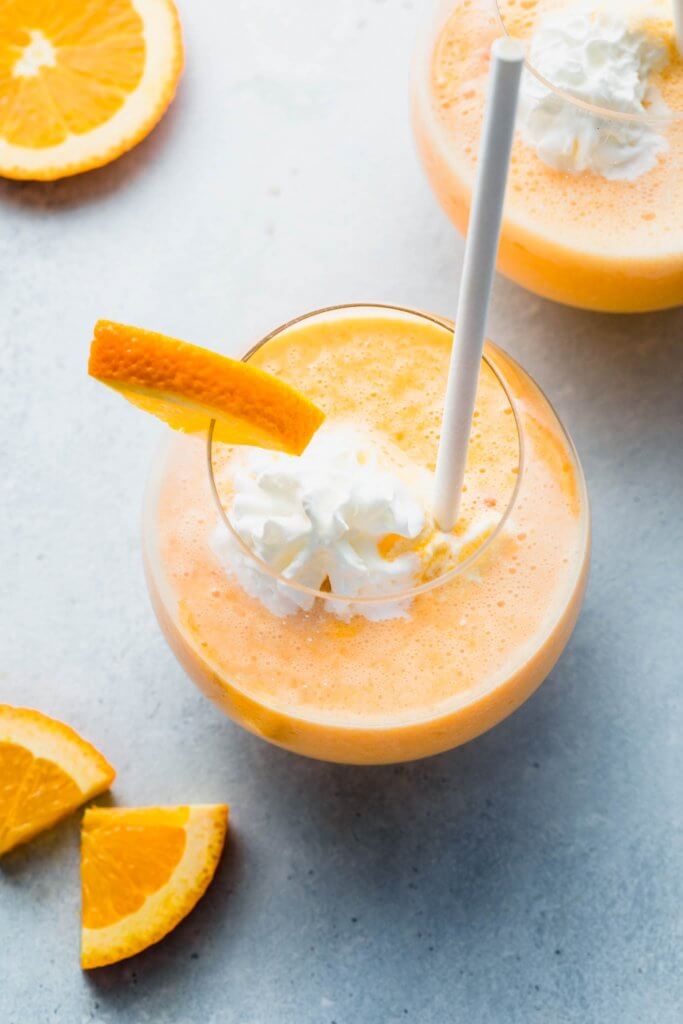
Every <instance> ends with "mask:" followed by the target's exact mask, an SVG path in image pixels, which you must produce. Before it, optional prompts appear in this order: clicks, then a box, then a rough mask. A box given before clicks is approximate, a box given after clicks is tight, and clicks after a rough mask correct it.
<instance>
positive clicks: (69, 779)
mask: <svg viewBox="0 0 683 1024" xmlns="http://www.w3.org/2000/svg"><path fill="white" fill-rule="evenodd" d="M114 776H115V772H114V769H113V768H112V766H111V765H110V764H109V763H108V762H107V761H106V760H105V759H104V758H103V757H102V755H101V754H100V753H99V752H98V751H97V750H95V748H94V747H93V746H92V745H91V744H90V743H87V742H86V741H85V740H84V739H82V738H81V737H80V736H79V735H78V733H76V732H74V730H73V729H71V728H69V726H68V725H64V724H63V723H62V722H57V721H55V719H53V718H48V717H47V715H42V714H41V713H40V712H39V711H32V710H31V709H29V708H15V707H11V706H10V705H9V704H0V853H6V852H7V851H8V850H11V849H12V848H13V847H14V846H17V845H18V844H19V843H25V842H26V841H27V840H28V839H31V838H32V837H33V836H35V835H37V833H38V832H42V831H43V829H46V828H49V827H50V826H51V825H54V824H55V822H57V821H59V819H60V818H64V817H66V815H67V814H70V813H71V812H72V811H74V810H75V809H76V808H77V807H80V805H81V804H83V803H85V801H86V800H90V799H91V797H93V796H97V794H98V793H103V792H104V790H106V789H109V787H110V785H111V784H112V782H113V781H114Z"/></svg>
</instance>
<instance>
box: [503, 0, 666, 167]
mask: <svg viewBox="0 0 683 1024" xmlns="http://www.w3.org/2000/svg"><path fill="white" fill-rule="evenodd" d="M667 60H668V53H667V49H666V47H665V46H664V45H663V44H661V43H658V42H657V41H655V40H653V39H652V38H651V37H649V36H647V35H646V34H645V33H644V32H641V31H638V30H637V29H636V28H632V27H630V26H629V23H628V22H627V21H626V20H624V18H623V17H621V16H619V15H618V14H612V13H609V12H606V11H603V12H596V11H595V5H593V8H592V9H590V8H588V7H586V6H583V5H581V6H578V7H574V8H570V9H568V10H562V11H557V12H554V13H553V14H549V15H547V16H546V17H545V18H544V19H543V21H542V22H541V23H540V25H539V27H538V29H537V31H536V32H535V34H534V36H533V39H532V42H531V48H530V51H529V63H530V64H531V65H532V67H534V68H535V70H536V71H537V72H538V73H539V74H540V75H542V76H543V78H545V79H546V80H547V81H549V82H552V84H553V85H555V86H557V87H558V88H560V89H562V90H564V91H565V92H567V93H570V94H571V95H572V96H575V97H577V98H578V99H581V100H585V101H586V102H587V103H590V104H593V105H595V106H598V107H602V108H608V109H610V110H615V111H620V112H622V113H632V114H643V113H645V112H646V111H647V110H648V109H649V110H650V111H652V109H653V108H654V109H657V108H658V107H659V108H660V109H662V110H666V107H665V105H664V103H663V101H662V100H661V99H660V98H659V96H658V93H657V92H656V90H655V89H654V88H653V87H652V86H650V85H649V83H648V79H649V76H650V74H651V73H652V72H653V71H658V70H660V69H661V68H663V67H664V66H665V65H666V63H667ZM519 123H520V129H521V133H522V137H523V138H524V139H525V141H526V142H527V143H528V144H529V145H531V146H532V147H533V148H534V149H535V150H536V152H537V154H538V156H539V157H540V159H541V160H543V161H544V163H546V164H549V165H550V166H551V167H554V168H556V169H557V170H558V171H566V172H569V173H571V174H577V173H580V172H581V171H593V172H594V173H596V174H600V175H602V176H603V177H604V178H609V179H613V180H618V179H623V180H628V181H631V180H633V179H635V178H637V177H639V176H640V175H641V174H644V173H645V172H647V171H649V170H651V168H652V167H654V165H655V164H656V162H657V158H658V156H659V154H660V153H662V152H663V151H664V150H665V149H666V140H665V138H664V137H663V135H662V134H661V133H660V132H659V131H657V130H656V128H654V127H653V126H652V125H648V124H645V123H642V122H640V123H639V122H638V121H628V120H624V121H620V120H607V119H605V118H602V117H597V116H595V115H593V114H591V113H590V112H589V111H587V110H585V109H582V108H581V107H579V106H577V105H576V104H573V103H569V102H567V101H566V100H563V99H561V98H560V97H559V96H557V95H556V93H554V92H552V91H551V90H550V89H548V88H547V87H546V86H545V85H543V83H542V82H540V81H539V79H538V78H536V77H535V76H534V75H533V74H531V73H530V72H529V71H527V72H525V75H524V80H523V85H522V94H521V99H520V122H519Z"/></svg>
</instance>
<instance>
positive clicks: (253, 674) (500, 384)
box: [145, 307, 589, 764]
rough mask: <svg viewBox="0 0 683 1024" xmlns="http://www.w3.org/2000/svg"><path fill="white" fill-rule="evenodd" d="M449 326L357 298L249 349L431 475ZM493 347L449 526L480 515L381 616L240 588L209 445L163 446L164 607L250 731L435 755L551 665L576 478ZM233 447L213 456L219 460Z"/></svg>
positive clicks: (571, 589) (150, 534) (568, 599)
mask: <svg viewBox="0 0 683 1024" xmlns="http://www.w3.org/2000/svg"><path fill="white" fill-rule="evenodd" d="M451 340H452V326H451V325H448V323H447V322H445V321H441V320H439V319H437V318H432V317H429V316H427V315H423V314H417V313H411V312H410V311H405V310H398V309H393V308H390V307H348V308H342V309H339V310H334V311H323V312H322V313H319V314H311V316H310V317H307V318H302V320H300V321H297V322H295V323H294V324H293V325H289V326H287V327H285V328H282V329H281V330H279V331H278V332H275V333H274V334H273V335H271V336H270V338H269V339H266V341H265V342H263V343H262V344H261V345H260V346H259V347H257V348H256V349H255V350H254V351H253V352H252V354H251V355H250V356H249V358H250V359H251V360H253V361H254V363H256V364H257V365H258V366H259V367H261V368H262V369H265V370H267V371H269V372H271V373H275V374H277V375H278V376H279V377H281V378H282V379H284V380H285V381H287V382H289V383H291V384H293V385H294V386H295V387H296V388H298V389H299V390H300V391H301V392H302V393H304V394H306V395H307V396H308V397H309V398H311V399H312V400H313V401H314V402H315V403H316V404H317V405H318V406H319V407H320V408H321V409H322V410H323V411H324V412H325V414H326V421H325V424H324V425H323V427H324V428H325V429H332V428H333V427H334V425H335V424H337V423H341V424H348V423H349V422H353V424H354V426H355V428H356V429H358V430H360V431H361V432H362V433H363V434H364V435H365V436H368V437H372V438H374V439H376V442H377V444H378V446H379V447H382V446H384V445H385V446H386V450H387V451H391V452H394V453H397V454H396V457H397V459H398V461H401V460H404V461H405V464H406V465H417V466H419V467H420V469H421V471H423V472H424V473H427V474H429V473H430V472H432V471H433V469H434V464H435V459H436V451H437V444H438V436H439V426H440V421H441V415H442V408H443V399H444V391H445V383H446V375H447V368H448V362H449V356H450V348H451ZM486 360H487V363H486V364H484V365H483V367H482V374H481V380H480V385H479V393H478V399H477V409H476V412H475V419H474V427H473V433H472V438H471V443H470V450H469V456H468V468H467V474H466V480H465V485H464V494H463V504H462V517H463V519H462V522H459V524H458V526H456V534H457V533H458V531H460V534H461V535H463V536H465V535H468V530H470V529H471V528H472V527H473V524H474V525H476V524H477V523H479V524H480V525H481V524H485V526H486V528H485V529H483V530H481V529H480V530H479V532H478V533H477V532H476V530H475V535H476V536H475V539H474V540H473V541H471V542H470V543H469V544H468V545H464V546H463V547H462V548H461V549H460V550H459V554H458V557H457V559H456V561H455V563H454V564H451V565H450V566H446V567H444V566H441V567H437V568H435V567H434V565H433V564H432V565H426V568H425V574H424V577H423V582H422V584H421V589H420V587H418V591H419V592H417V593H416V594H415V595H414V596H412V597H411V599H410V600H409V601H408V602H406V605H405V609H404V611H403V612H402V614H401V615H400V616H398V617H392V618H389V619H387V620H385V621H372V620H371V619H370V618H368V617H366V616H365V615H364V614H352V615H350V616H348V617H347V618H346V619H344V618H340V617H339V616H338V615H336V614H333V613H332V611H331V610H330V606H329V603H328V602H326V600H325V596H326V595H323V596H322V597H321V598H318V599H316V601H315V603H314V604H313V606H312V607H311V609H310V610H308V611H302V610H299V611H297V612H296V614H289V615H285V616H278V615H275V614H273V613H272V612H271V611H269V610H268V609H267V608H266V607H264V605H263V603H261V601H260V600H259V599H257V598H256V597H251V596H249V595H248V594H247V593H246V592H245V591H244V589H243V588H242V587H241V586H240V584H239V582H238V581H237V579H236V578H235V577H234V576H233V575H232V574H231V573H229V572H226V569H225V566H224V565H223V564H222V563H221V561H220V560H219V558H218V557H217V555H216V553H215V547H214V543H213V540H212V538H213V537H214V536H215V531H216V529H217V527H218V528H220V516H219V510H218V506H217V504H216V502H215V499H214V495H213V494H212V491H211V486H210V476H209V472H208V468H207V450H206V445H205V444H204V443H202V441H200V440H197V439H192V438H187V437H182V436H179V437H178V436H174V437H173V438H172V439H171V440H170V441H169V442H168V443H167V445H166V447H165V449H164V451H163V453H162V455H161V456H160V458H159V460H158V462H157V464H156V466H155V469H154V472H153V474H152V477H151V479H150V485H149V489H148V496H147V504H146V515H145V560H146V569H147V577H148V582H149V587H150V592H151V596H152V600H153V603H154V607H155V610H156V612H157V615H158V618H159V621H160V623H161V625H162V627H163V629H164V631H165V633H166V636H167V638H168V640H169V642H170V644H171V646H172V648H173V649H174V651H175V652H176V654H177V655H178V657H179V659H180V661H181V662H182V664H183V665H184V666H185V668H186V669H187V671H188V673H189V674H190V675H191V676H192V678H193V679H194V680H195V681H196V682H197V683H198V684H199V686H200V687H201V688H202V689H203V690H204V691H205V692H206V693H207V695H208V696H209V697H211V698H212V699H213V700H214V701H215V702H216V703H217V704H218V705H219V707H221V708H222V709H223V710H224V711H225V712H226V713H227V714H228V715H230V716H231V717H232V718H234V719H235V720H236V721H238V722H239V723H241V724H242V725H243V726H245V727H246V728H247V729H249V730H251V731H252V732H254V733H256V734H257V735H258V736H261V737H262V738H264V739H266V740H269V741H270V742H272V743H275V744H277V745H279V746H282V747H286V748H288V749H290V750H293V751H296V752H298V753H301V754H305V755H308V756H311V757H316V758H321V759H324V760H331V761H339V762H348V763H364V764H370V763H387V762H397V761H405V760H411V759H414V758H419V757H424V756H426V755H429V754H435V753H438V752H439V751H443V750H446V749H448V748H450V747H453V746H455V745H457V744H459V743H463V742H465V741H466V740H469V739H471V738H472V737H474V736H476V735H477V734H479V733H481V732H483V731H484V730H486V729H489V728H490V727H491V726H493V725H495V724H496V723H497V722H499V721H500V720H501V719H503V718H505V717H506V716H507V715H509V714H510V713H511V712H512V711H514V710H515V708H517V707H518V706H519V705H520V704H521V703H522V702H523V701H524V700H526V698H527V697H529V695H530V694H531V693H532V692H533V691H534V690H535V689H536V687H537V686H538V685H539V684H540V683H541V682H542V680H543V679H544V678H545V677H546V676H547V674H548V673H549V671H550V670H551V668H552V667H553V665H554V664H555V662H556V660H557V658H558V657H559V655H560V653H561V651H562V649H563V648H564V646H565V644H566V642H567V640H568V638H569V635H570V633H571V631H572V628H573V626H574V623H575V621H576V618H577V615H578V612H579V607H580V604H581V600H582V596H583V591H584V587H585V582H586V574H587V566H588V557H589V512H588V505H587V499H586V492H585V486H584V481H583V476H582V473H581V469H580V466H579V463H578V460H577V457H576V454H575V452H574V450H573V447H572V445H571V442H570V441H569V439H568V438H567V436H566V434H565V432H564V431H563V429H562V427H561V425H560V423H559V421H558V419H557V417H556V415H555V414H554V412H553V410H552V408H551V407H550V405H549V404H548V402H547V400H546V399H545V398H544V396H543V394H542V393H541V392H540V390H539V389H538V387H537V386H536V385H535V384H534V382H533V381H532V380H531V378H530V377H529V376H528V375H527V374H526V373H525V372H524V371H523V370H522V369H521V368H520V367H519V366H518V365H517V364H516V363H515V362H514V361H513V360H512V359H511V358H510V357H509V356H507V355H506V354H505V353H504V352H502V351H501V350H500V349H498V348H496V347H495V346H493V345H491V344H488V345H487V348H486ZM321 429H323V428H321ZM234 457H235V453H234V452H231V450H229V449H219V450H217V451H214V452H213V458H214V461H215V464H216V466H218V467H219V466H220V465H221V464H222V465H225V464H226V460H227V464H228V465H229V464H230V460H231V459H232V458H234ZM214 477H215V479H216V480H217V481H218V487H219V489H220V488H221V486H222V484H221V482H220V481H221V479H222V477H221V475H220V472H219V471H218V470H215V472H214ZM221 498H222V499H225V502H226V505H227V506H229V503H230V494H229V493H227V490H226V493H224V494H222V495H221ZM492 531H493V533H492ZM388 541H389V546H390V544H391V538H389V539H388ZM379 547H380V548H382V543H380V545H379ZM446 570H447V572H446ZM440 572H442V574H441V575H439V573H440ZM443 572H446V574H445V575H444V574H443ZM322 589H323V590H324V588H322Z"/></svg>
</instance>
